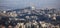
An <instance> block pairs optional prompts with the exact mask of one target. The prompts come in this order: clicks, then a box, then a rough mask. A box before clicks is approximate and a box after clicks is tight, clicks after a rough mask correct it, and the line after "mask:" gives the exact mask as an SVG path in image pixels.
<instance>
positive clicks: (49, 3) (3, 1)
mask: <svg viewBox="0 0 60 28" xmlns="http://www.w3.org/2000/svg"><path fill="white" fill-rule="evenodd" d="M32 5H34V6H35V7H36V8H60V0H0V6H3V7H5V6H6V7H10V8H24V7H28V6H32Z"/></svg>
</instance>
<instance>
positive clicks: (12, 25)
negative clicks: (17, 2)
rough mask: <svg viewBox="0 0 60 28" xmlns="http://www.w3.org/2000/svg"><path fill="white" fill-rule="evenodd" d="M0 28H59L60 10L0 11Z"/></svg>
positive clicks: (25, 9) (28, 8) (27, 8)
mask: <svg viewBox="0 0 60 28" xmlns="http://www.w3.org/2000/svg"><path fill="white" fill-rule="evenodd" d="M0 28H60V9H55V8H52V9H48V8H46V9H36V8H35V7H33V6H32V7H26V8H23V9H15V10H8V11H1V10H0Z"/></svg>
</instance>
